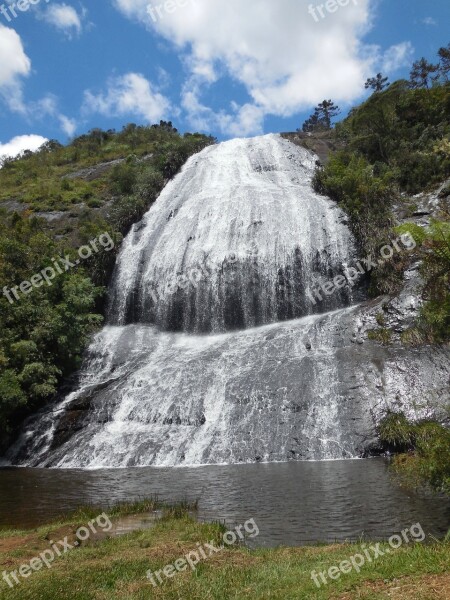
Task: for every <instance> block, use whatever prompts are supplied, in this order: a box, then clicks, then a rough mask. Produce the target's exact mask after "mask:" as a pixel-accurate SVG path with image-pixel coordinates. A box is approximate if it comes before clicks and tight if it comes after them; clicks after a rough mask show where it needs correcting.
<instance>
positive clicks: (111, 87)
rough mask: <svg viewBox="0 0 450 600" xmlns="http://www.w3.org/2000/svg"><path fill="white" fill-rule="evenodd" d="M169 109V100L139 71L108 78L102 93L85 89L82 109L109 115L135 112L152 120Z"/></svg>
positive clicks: (116, 115) (134, 113) (155, 119)
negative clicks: (105, 88)
mask: <svg viewBox="0 0 450 600" xmlns="http://www.w3.org/2000/svg"><path fill="white" fill-rule="evenodd" d="M169 109H170V102H169V100H168V99H167V98H166V97H165V96H163V95H162V94H160V93H159V92H158V91H157V89H156V88H155V86H154V85H153V84H152V83H151V82H150V81H148V80H147V79H146V78H145V77H144V76H143V75H141V74H140V73H127V74H125V75H123V76H121V77H114V78H111V79H110V80H109V82H108V84H107V91H106V92H105V93H101V94H98V95H95V94H93V93H92V92H91V91H89V90H87V91H86V92H85V94H84V105H83V110H84V111H85V112H97V113H100V114H102V115H105V116H110V117H118V116H123V115H136V116H139V117H142V118H143V119H145V120H146V121H147V122H149V123H152V122H155V121H159V120H160V119H162V118H164V117H166V116H167V114H168V111H169Z"/></svg>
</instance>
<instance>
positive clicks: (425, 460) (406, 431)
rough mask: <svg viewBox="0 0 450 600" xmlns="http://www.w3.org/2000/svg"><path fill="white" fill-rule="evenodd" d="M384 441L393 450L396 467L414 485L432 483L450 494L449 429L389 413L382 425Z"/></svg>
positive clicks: (381, 436)
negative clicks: (415, 421) (396, 453)
mask: <svg viewBox="0 0 450 600" xmlns="http://www.w3.org/2000/svg"><path fill="white" fill-rule="evenodd" d="M379 436H380V440H381V442H382V444H384V445H385V446H386V448H387V449H390V450H392V451H394V452H399V453H400V454H398V455H397V456H396V457H395V459H394V463H393V466H394V469H395V470H396V471H397V472H398V473H399V474H400V475H401V476H402V478H403V479H404V481H405V482H406V483H407V484H409V485H413V486H421V485H429V486H431V487H432V488H433V489H435V490H437V491H442V492H445V493H447V494H450V431H449V430H448V429H446V428H445V427H442V426H441V425H438V424H437V423H433V422H431V421H420V422H418V423H413V422H411V421H409V420H408V419H407V418H406V416H405V415H404V414H403V413H389V414H388V415H386V417H385V418H384V419H383V420H382V422H381V423H380V427H379Z"/></svg>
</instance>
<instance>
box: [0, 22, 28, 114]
mask: <svg viewBox="0 0 450 600" xmlns="http://www.w3.org/2000/svg"><path fill="white" fill-rule="evenodd" d="M30 70H31V61H30V59H29V58H28V56H27V55H26V54H25V50H24V48H23V44H22V40H21V39H20V36H19V35H18V34H17V33H16V32H15V31H14V29H10V28H8V27H5V26H4V25H1V24H0V96H1V97H2V98H3V100H4V101H5V102H6V104H7V105H8V106H9V107H10V108H11V109H12V110H15V111H16V112H24V111H25V106H24V103H23V94H22V77H27V76H28V75H29V73H30Z"/></svg>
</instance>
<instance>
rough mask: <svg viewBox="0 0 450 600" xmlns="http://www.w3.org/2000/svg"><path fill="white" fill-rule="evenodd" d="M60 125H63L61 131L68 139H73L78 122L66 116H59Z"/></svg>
mask: <svg viewBox="0 0 450 600" xmlns="http://www.w3.org/2000/svg"><path fill="white" fill-rule="evenodd" d="M58 120H59V124H60V125H61V129H62V130H63V131H64V133H65V134H66V135H67V136H68V137H72V136H73V134H74V133H75V131H76V130H77V122H76V121H75V119H69V117H66V115H63V114H59V115H58Z"/></svg>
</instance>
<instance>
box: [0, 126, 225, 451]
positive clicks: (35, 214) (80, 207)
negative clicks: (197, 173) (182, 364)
mask: <svg viewBox="0 0 450 600" xmlns="http://www.w3.org/2000/svg"><path fill="white" fill-rule="evenodd" d="M214 141H215V140H214V139H213V138H210V137H207V136H204V135H200V134H194V135H191V134H186V135H184V136H181V135H180V134H178V132H177V130H176V129H174V128H173V127H172V124H171V123H165V122H161V123H160V124H159V125H155V126H151V127H138V126H136V125H133V124H130V125H127V126H126V127H124V129H123V130H122V131H121V132H118V133H116V132H114V131H101V130H99V129H96V130H93V131H91V132H90V133H89V134H87V135H82V136H80V137H78V138H76V139H74V140H73V141H72V142H71V143H70V144H69V145H67V146H61V145H60V144H59V143H58V142H55V141H50V142H48V143H47V144H45V145H44V146H43V147H42V148H41V149H40V150H39V151H38V152H36V153H31V152H26V153H25V155H24V156H22V157H21V158H18V159H6V160H3V168H2V169H1V170H0V227H1V231H0V288H1V289H2V290H3V295H2V296H1V298H0V451H1V449H2V447H3V449H4V448H5V446H6V445H7V443H8V442H9V441H10V437H11V434H13V433H14V429H15V427H16V426H17V425H18V424H19V423H20V421H21V420H22V419H23V418H24V417H25V416H26V415H27V414H28V413H29V412H31V411H34V410H36V409H38V408H40V407H41V406H43V405H44V404H45V403H46V402H48V401H49V400H50V399H51V398H52V397H53V395H54V394H55V392H56V391H57V389H58V387H59V385H60V383H61V382H62V381H63V379H64V378H65V377H67V376H69V375H70V374H72V373H73V372H74V371H75V370H76V369H77V368H78V367H79V366H80V361H81V357H82V354H83V351H84V350H85V348H86V344H87V343H88V340H89V337H90V335H91V334H92V333H93V332H94V331H95V330H96V329H97V328H98V327H99V326H100V325H101V323H102V320H103V316H102V315H103V306H104V298H105V289H106V288H105V286H106V284H107V282H108V280H109V278H110V276H111V272H112V268H113V266H114V262H115V256H116V253H117V250H118V248H119V246H120V242H121V240H122V237H123V235H125V234H126V233H127V232H128V230H129V228H130V226H131V225H132V224H133V223H135V222H137V221H139V220H140V219H141V217H142V216H143V214H144V213H145V212H146V211H147V210H148V208H149V207H150V206H151V204H152V203H153V202H154V200H155V199H156V198H157V196H158V195H159V193H160V191H161V190H162V188H163V187H164V185H165V183H166V182H167V181H168V180H169V179H170V178H171V177H173V176H174V175H175V174H176V173H177V172H178V170H179V169H180V168H181V166H182V165H183V164H184V163H185V161H186V160H187V158H188V157H189V156H191V155H192V154H194V153H196V152H198V151H200V150H201V149H202V148H204V147H206V146H207V145H208V144H211V143H213V142H214ZM83 246H84V247H85V249H84V250H83V254H82V257H80V253H79V252H78V250H79V249H80V247H83ZM86 248H87V249H86ZM81 258H82V259H81ZM77 262H79V264H78V265H77V264H76V263H77ZM69 264H70V265H72V266H69ZM52 270H53V272H54V273H55V276H54V277H52V276H51V275H52ZM43 273H44V274H45V275H47V279H45V277H44V279H42V274H43ZM39 274H41V280H39ZM33 276H37V277H38V279H35V280H34V282H35V283H33V286H32V285H31V283H30V284H29V285H28V286H27V285H26V284H25V285H24V286H23V288H21V287H19V289H16V294H17V296H19V299H17V297H16V295H15V294H14V292H12V291H11V288H13V287H14V286H20V284H21V283H23V282H30V281H31V282H33V279H32V278H33ZM22 289H23V291H22Z"/></svg>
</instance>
